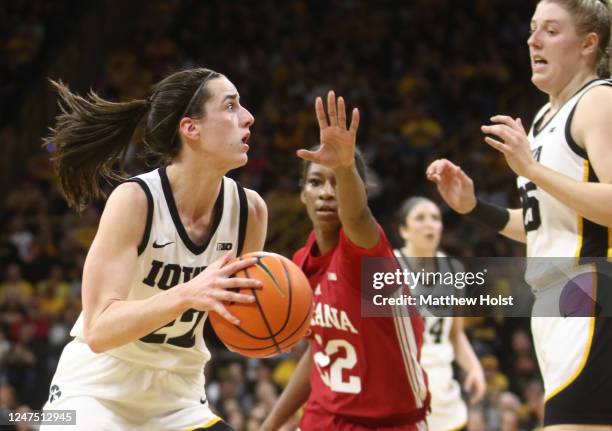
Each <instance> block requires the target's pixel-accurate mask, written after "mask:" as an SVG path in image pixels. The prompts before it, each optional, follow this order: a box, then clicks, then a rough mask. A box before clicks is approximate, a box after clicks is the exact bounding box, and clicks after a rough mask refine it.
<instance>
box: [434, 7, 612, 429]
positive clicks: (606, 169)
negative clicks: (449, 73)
mask: <svg viewBox="0 0 612 431" xmlns="http://www.w3.org/2000/svg"><path fill="white" fill-rule="evenodd" d="M610 17H611V13H610V9H609V6H608V4H607V2H606V1H602V0H542V1H540V2H539V3H538V5H537V7H536V10H535V13H534V15H533V17H532V20H531V36H530V37H529V40H528V42H527V43H528V45H529V52H530V56H531V67H532V78H531V80H532V82H533V83H534V84H535V85H536V87H538V88H539V89H540V90H541V91H543V92H545V93H546V94H548V96H549V102H548V103H547V104H546V105H545V106H544V107H543V108H542V109H540V111H539V112H538V114H537V115H536V117H535V121H534V123H533V126H532V128H531V130H530V131H529V134H526V133H525V130H524V128H523V124H522V122H521V120H520V119H515V118H511V117H508V116H504V115H497V116H494V117H492V119H491V120H492V122H493V123H494V124H492V125H487V126H483V127H482V131H483V132H484V133H486V134H487V135H490V136H487V137H486V138H485V141H486V143H487V144H489V145H490V146H492V147H493V148H495V149H497V150H499V151H500V152H501V153H502V154H503V155H504V157H505V159H506V161H507V163H508V165H509V166H510V168H511V169H512V170H513V171H514V172H515V173H516V174H517V175H518V186H519V192H520V195H521V200H522V204H523V209H522V211H521V210H520V209H506V208H500V207H497V206H495V205H491V204H488V203H486V202H482V201H479V200H477V199H476V197H475V195H474V187H473V183H472V181H471V179H470V178H469V177H468V176H467V175H465V173H463V171H462V170H461V169H460V168H459V167H458V166H456V165H454V164H452V163H450V162H449V161H447V160H438V161H435V162H434V163H432V164H431V165H430V166H429V167H428V169H427V176H428V178H429V179H430V180H432V181H434V182H435V183H436V184H437V186H438V190H439V191H440V194H441V195H442V197H443V198H444V199H445V200H446V202H447V203H448V204H449V205H450V206H451V207H452V208H453V209H455V210H456V211H458V212H459V213H464V214H471V215H473V216H474V217H475V218H478V219H480V220H482V221H483V222H485V223H487V224H489V225H490V226H492V227H493V228H495V229H497V230H499V231H500V232H501V233H502V234H504V235H506V236H508V237H510V238H513V239H516V240H518V241H522V242H525V243H526V244H527V256H528V257H574V256H576V257H584V256H588V257H597V256H610V255H611V253H612V239H611V237H610V227H612V205H610V202H612V185H611V184H610V183H611V182H612V145H611V141H610V137H611V136H612V121H611V119H612V88H611V83H610V81H607V80H604V79H601V78H604V77H608V76H609V75H610V74H609V72H610V71H609V60H610V24H611V18H610ZM532 261H533V260H532ZM572 261H573V259H572ZM579 268H580V269H582V268H584V266H580V267H579ZM587 270H589V271H590V267H587ZM526 278H527V281H529V282H530V284H531V286H532V288H533V290H534V294H535V297H536V302H535V307H538V305H539V304H541V303H542V298H543V297H546V296H547V295H548V292H550V291H551V286H552V287H555V284H554V283H548V282H545V281H543V280H542V278H541V277H538V274H537V273H530V271H528V272H527V274H526ZM593 281H594V282H597V280H593ZM557 285H558V283H557ZM606 288H610V286H606ZM592 289H594V290H595V289H597V287H596V284H594V283H593V284H592ZM599 290H600V291H601V292H603V291H605V290H606V289H604V288H603V286H599ZM532 333H533V337H534V345H535V348H536V354H537V357H538V362H539V364H540V369H541V370H542V374H543V378H544V386H545V417H544V425H545V426H546V427H547V429H549V430H553V429H554V430H570V429H571V430H599V429H612V408H611V406H612V402H611V401H610V394H611V393H612V367H610V363H611V361H612V322H611V321H610V319H609V318H603V317H601V316H599V317H598V316H593V317H567V318H564V317H533V318H532Z"/></svg>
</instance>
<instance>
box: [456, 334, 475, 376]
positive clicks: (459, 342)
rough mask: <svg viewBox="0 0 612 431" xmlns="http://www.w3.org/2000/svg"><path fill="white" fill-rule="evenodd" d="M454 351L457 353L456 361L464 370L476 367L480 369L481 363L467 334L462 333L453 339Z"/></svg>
mask: <svg viewBox="0 0 612 431" xmlns="http://www.w3.org/2000/svg"><path fill="white" fill-rule="evenodd" d="M451 342H452V344H453V349H454V351H455V360H456V361H457V363H458V364H459V366H460V367H461V369H462V370H470V369H472V368H474V367H479V366H480V362H479V361H478V357H477V356H476V354H475V353H474V349H472V345H471V344H470V340H468V338H467V336H466V335H465V332H463V331H461V332H459V333H458V334H456V335H455V336H453V338H452V339H451Z"/></svg>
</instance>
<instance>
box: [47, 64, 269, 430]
mask: <svg viewBox="0 0 612 431" xmlns="http://www.w3.org/2000/svg"><path fill="white" fill-rule="evenodd" d="M55 87H56V88H57V90H58V91H59V94H60V96H61V101H62V103H63V105H62V107H63V110H62V114H61V115H60V116H59V117H58V119H57V123H56V127H55V129H54V130H53V132H52V136H50V137H49V138H48V139H47V142H48V143H52V144H54V145H55V146H56V148H57V149H56V152H55V154H54V160H55V163H56V167H57V170H58V172H59V176H60V180H61V184H62V187H63V191H64V193H65V195H66V197H67V199H68V201H69V202H70V203H71V204H72V205H73V206H82V205H84V204H86V203H87V201H88V200H89V199H91V198H92V197H95V196H99V195H100V194H101V189H100V184H101V182H103V181H104V180H108V179H109V178H111V177H114V176H116V175H117V174H116V173H115V172H113V171H112V166H113V164H114V163H115V161H116V159H117V156H118V155H119V154H120V153H121V152H122V151H124V150H125V149H126V148H127V146H128V143H129V141H130V138H131V137H132V135H133V134H134V129H135V126H136V125H137V124H138V123H142V124H143V127H144V130H143V136H144V143H145V145H146V148H147V149H148V150H149V151H150V152H151V153H153V154H154V155H157V156H158V158H159V159H160V160H165V161H166V162H167V163H168V164H164V165H162V167H161V168H159V169H156V170H154V171H151V172H148V173H146V174H143V175H139V176H137V177H134V178H132V179H130V180H128V181H126V182H124V183H123V184H121V185H119V186H118V187H117V188H116V189H115V190H114V191H113V192H112V194H111V195H110V197H109V198H108V201H107V203H106V207H105V209H104V213H103V214H102V217H101V220H100V225H99V227H98V232H97V234H96V237H95V239H94V241H93V244H92V245H91V248H90V250H89V253H88V255H87V261H86V263H85V269H84V272H83V312H82V313H81V316H80V317H79V319H78V321H77V322H76V324H75V326H74V328H73V329H72V332H71V335H73V336H74V339H73V341H71V342H70V343H69V344H68V345H67V346H66V347H65V349H64V351H63V353H62V356H61V359H60V361H59V364H58V367H57V371H56V373H55V376H54V377H53V380H52V382H51V390H50V397H49V400H48V402H47V404H46V406H45V409H46V410H71V409H73V410H76V423H77V429H87V430H119V429H120V430H181V429H207V430H226V429H230V428H229V427H228V426H227V425H225V423H224V422H222V421H221V420H220V418H219V417H217V416H215V415H214V414H213V413H212V412H211V411H210V409H209V406H208V402H207V400H206V395H205V393H204V377H203V368H204V365H205V364H206V362H207V361H208V359H209V358H210V353H209V351H208V350H207V348H206V345H205V343H204V339H203V325H204V321H205V320H206V316H207V313H208V312H210V311H215V312H217V313H219V314H220V315H221V316H223V317H225V318H226V319H228V320H229V321H231V322H233V323H236V324H238V323H239V322H238V321H237V319H236V318H235V317H234V316H232V315H230V314H229V312H228V311H227V309H225V307H224V306H223V305H222V301H238V302H252V298H251V297H250V295H242V294H237V293H233V292H230V291H228V290H227V289H230V288H235V287H241V286H250V287H257V286H258V282H256V281H251V280H247V279H242V278H231V276H232V275H233V274H234V273H235V272H236V271H238V270H240V269H241V268H244V267H246V266H248V265H251V264H253V261H252V260H251V261H245V262H238V263H229V260H230V257H231V256H235V255H236V254H240V253H242V252H248V251H256V250H260V249H261V248H262V246H263V243H264V238H265V233H266V224H267V210H266V206H265V204H264V203H263V200H262V199H261V198H260V197H259V195H257V194H256V193H255V192H253V191H250V190H244V189H242V187H241V186H240V185H239V184H237V183H236V182H234V181H233V180H231V179H229V178H227V177H225V176H224V175H225V174H226V173H227V172H228V171H229V170H231V169H234V168H237V167H240V166H242V165H244V164H245V163H246V162H247V151H248V149H249V147H248V145H247V141H248V139H249V136H250V132H249V129H250V127H251V126H252V125H253V121H254V118H253V116H252V115H251V114H250V113H249V112H248V111H247V110H246V109H245V108H244V107H243V106H242V105H241V104H240V98H239V95H238V91H237V90H236V87H235V86H234V85H233V84H232V83H231V82H230V81H229V80H228V79H227V78H226V77H225V76H223V75H221V74H219V73H217V72H213V71H212V70H208V69H191V70H185V71H181V72H177V73H175V74H173V75H170V76H168V77H167V78H165V79H164V80H162V81H161V82H159V83H158V84H157V85H156V86H155V87H154V89H153V92H152V94H151V96H150V97H149V98H148V99H147V100H135V101H131V102H126V103H112V102H108V101H106V100H103V99H101V98H100V97H98V96H96V95H95V94H93V93H92V94H90V96H89V98H88V99H84V98H81V97H79V96H77V95H75V94H73V93H71V92H70V91H69V90H68V89H67V88H66V87H65V86H63V85H62V84H60V83H55ZM50 429H53V430H56V429H59V428H58V427H57V426H52V427H50ZM66 429H74V427H70V426H67V427H66Z"/></svg>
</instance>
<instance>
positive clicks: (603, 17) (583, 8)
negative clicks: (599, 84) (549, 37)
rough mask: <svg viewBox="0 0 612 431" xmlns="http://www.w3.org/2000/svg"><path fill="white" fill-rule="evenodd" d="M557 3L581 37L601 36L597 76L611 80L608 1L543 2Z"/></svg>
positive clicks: (611, 59)
mask: <svg viewBox="0 0 612 431" xmlns="http://www.w3.org/2000/svg"><path fill="white" fill-rule="evenodd" d="M541 1H547V2H550V3H556V4H558V5H559V6H561V7H562V8H563V9H565V10H566V11H567V12H568V13H569V14H570V15H571V16H572V18H573V19H574V24H575V25H576V30H577V32H578V34H579V35H586V34H588V33H596V34H597V35H598V36H599V50H598V53H597V58H596V62H597V63H596V64H597V75H598V76H599V77H600V78H609V77H610V69H611V66H612V65H611V64H610V63H611V61H612V55H611V47H610V42H611V41H610V26H611V25H612V19H611V15H612V12H611V11H610V6H609V4H608V2H607V1H606V0H541Z"/></svg>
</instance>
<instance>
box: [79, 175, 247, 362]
mask: <svg viewBox="0 0 612 431" xmlns="http://www.w3.org/2000/svg"><path fill="white" fill-rule="evenodd" d="M130 181H134V182H137V183H138V184H139V185H140V186H141V187H142V189H143V190H144V191H145V193H146V195H147V200H148V206H149V212H148V215H147V225H146V230H145V235H144V238H143V241H142V243H141V244H140V246H139V249H138V253H139V255H138V261H137V266H136V268H135V270H134V276H133V278H132V282H131V284H130V291H129V294H128V298H127V299H128V300H137V299H145V298H148V297H150V296H152V295H155V294H157V293H160V292H162V291H164V290H167V289H170V288H172V287H173V286H176V285H177V284H179V283H183V282H185V281H188V280H190V279H191V278H193V277H195V276H196V275H197V274H199V273H200V272H201V271H202V270H204V269H205V268H206V267H207V266H208V265H210V264H211V263H212V262H214V261H215V260H217V259H219V258H221V257H222V256H224V255H225V254H227V253H228V252H232V253H233V254H234V255H236V254H239V253H240V252H241V250H240V249H241V247H242V243H243V241H244V235H245V231H246V221H247V220H246V219H247V214H248V208H247V202H246V196H245V194H244V190H243V189H242V187H241V186H240V185H238V184H237V183H235V182H234V181H233V180H232V179H230V178H225V177H224V178H223V182H222V186H221V191H220V193H219V196H218V198H217V201H216V203H215V213H214V215H213V220H212V222H211V223H212V226H211V229H210V232H211V233H210V236H209V238H208V240H207V241H206V242H205V243H204V244H201V245H198V244H195V243H193V242H192V241H191V240H190V238H189V237H188V235H187V233H186V231H185V228H184V227H183V224H182V223H181V220H180V217H179V214H178V210H177V207H176V203H175V201H174V197H173V195H172V190H171V188H170V182H169V181H168V177H167V175H166V170H165V168H160V169H156V170H154V171H151V172H148V173H146V174H142V175H139V176H137V177H134V178H132V179H130ZM206 317H207V315H206V313H205V312H198V311H195V310H189V311H187V312H185V313H184V314H183V315H182V316H179V317H178V318H176V319H175V320H174V321H172V322H170V323H169V324H168V325H166V326H164V327H162V328H160V329H158V330H157V331H155V332H153V333H151V334H149V335H147V336H145V337H143V338H141V339H140V340H138V341H134V342H131V343H128V344H126V345H124V346H121V347H118V348H115V349H111V350H108V351H107V352H105V354H107V355H110V356H113V357H115V358H118V359H123V360H125V361H128V362H132V363H138V364H141V365H145V366H149V367H155V368H162V369H168V370H173V371H186V372H188V371H196V370H201V369H202V367H203V366H204V364H205V363H206V361H208V359H209V358H210V353H209V352H208V349H207V348H206V345H205V343H204V337H203V327H204V322H205V320H206ZM71 335H72V336H74V337H76V338H77V339H83V338H84V337H83V316H82V313H81V316H79V319H78V321H77V322H76V324H75V325H74V327H73V329H72V331H71Z"/></svg>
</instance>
